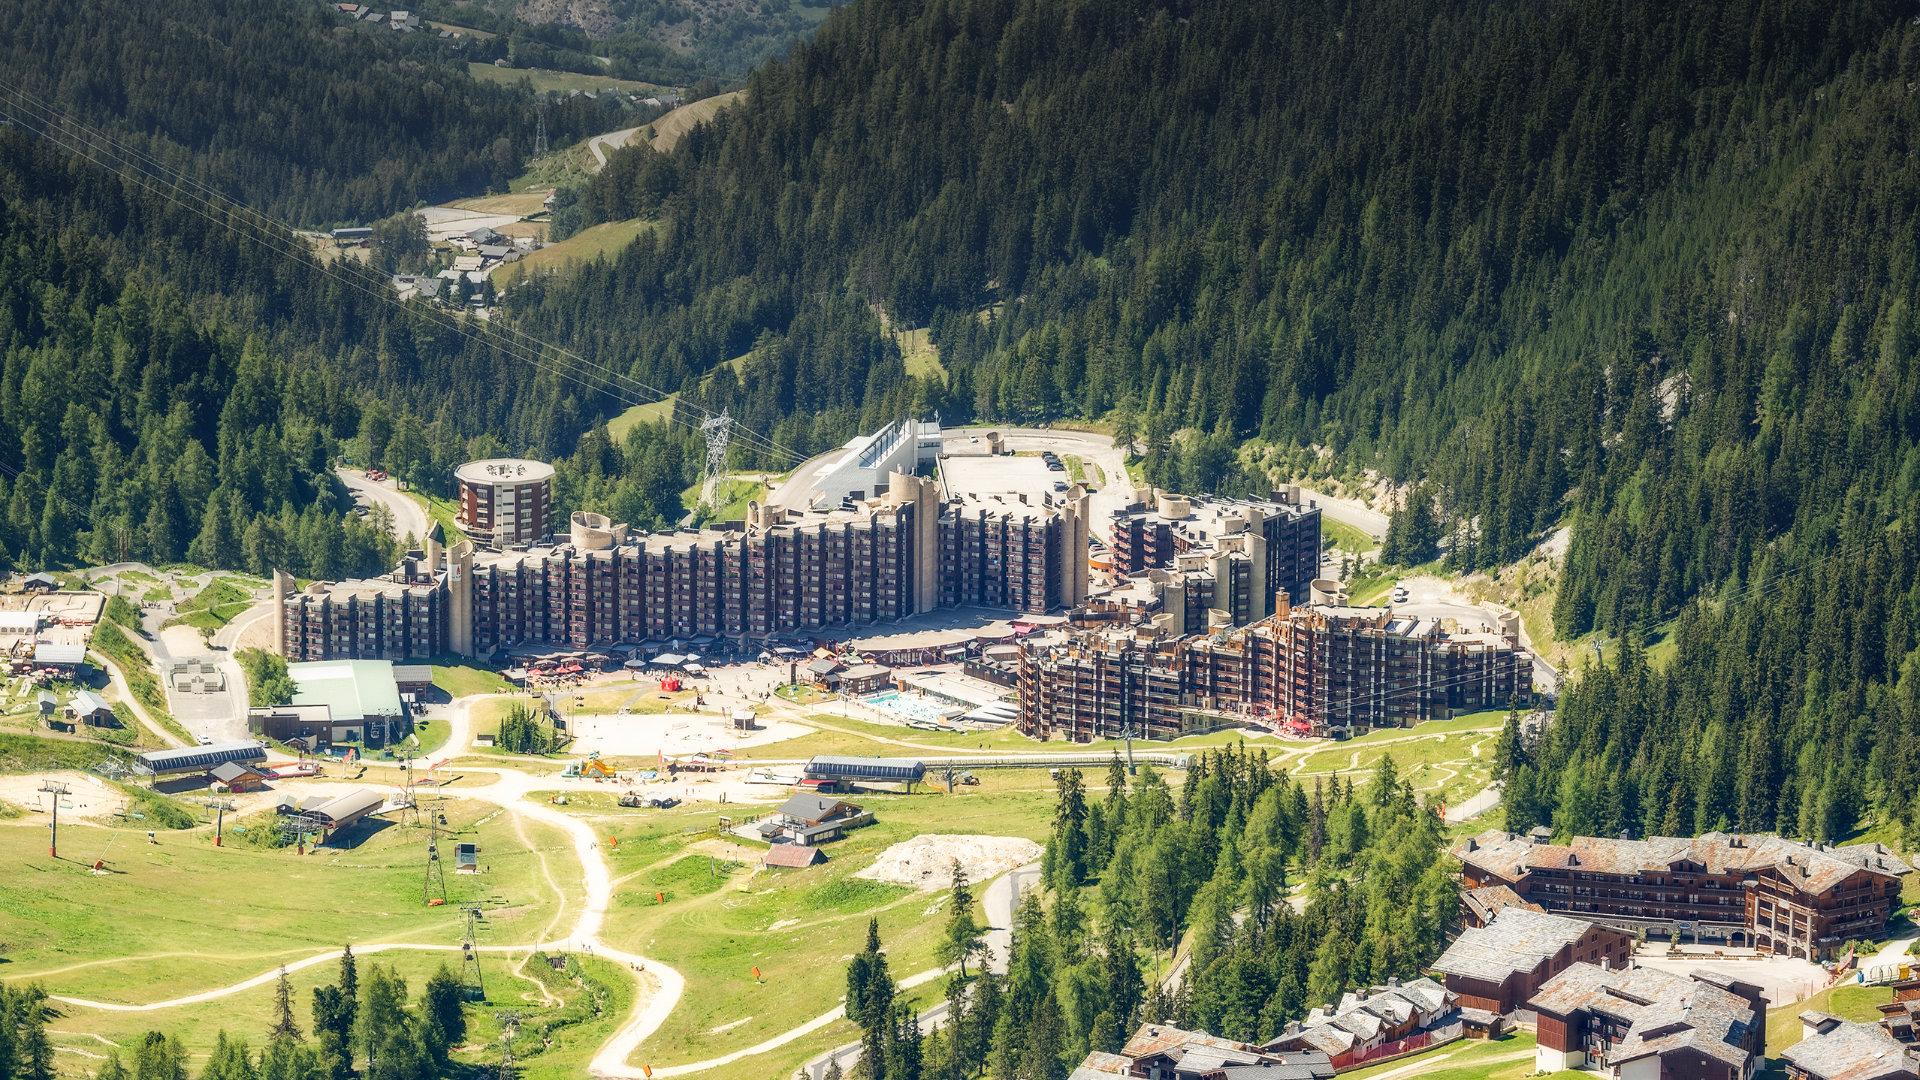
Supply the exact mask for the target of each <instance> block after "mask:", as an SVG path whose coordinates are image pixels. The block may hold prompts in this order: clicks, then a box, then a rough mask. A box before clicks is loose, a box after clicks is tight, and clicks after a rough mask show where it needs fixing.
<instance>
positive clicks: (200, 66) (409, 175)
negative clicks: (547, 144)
mask: <svg viewBox="0 0 1920 1080" xmlns="http://www.w3.org/2000/svg"><path fill="white" fill-rule="evenodd" d="M339 20H340V16H339V15H338V14H337V13H336V12H334V11H333V10H332V5H329V4H319V3H307V2H304V0H303V2H300V3H273V4H253V3H247V2H245V0H208V2H205V3H192V2H189V0H99V2H97V3H87V4H36V3H32V2H30V0H7V2H6V3H4V4H0V23H4V24H5V25H6V27H7V29H8V33H7V36H6V40H4V41H0V78H4V79H5V81H6V82H7V83H8V84H9V85H10V86H11V87H13V88H16V89H18V90H19V91H20V92H22V93H23V94H25V95H26V96H28V97H31V98H34V99H37V100H39V101H41V102H43V103H45V104H47V105H50V106H52V107H54V108H56V109H59V110H61V111H64V112H67V113H70V114H71V115H73V116H74V117H75V118H77V119H79V120H80V121H82V122H84V123H87V124H91V125H94V126H96V127H100V128H104V129H106V130H107V131H109V132H110V133H111V135H112V137H113V138H115V139H116V140H118V141H120V142H122V143H124V144H126V145H128V146H130V147H132V148H133V149H135V150H137V151H139V152H141V153H144V154H147V155H149V156H151V157H152V158H154V159H156V160H158V161H159V162H161V163H162V164H164V165H166V166H169V167H172V168H177V169H179V170H181V171H183V172H185V173H186V174H188V175H189V176H192V177H193V178H194V179H196V180H198V181H200V182H201V183H205V184H207V185H209V186H211V187H213V188H214V189H216V190H218V191H220V192H222V193H224V194H226V195H228V196H230V197H233V198H236V199H239V200H240V201H242V202H244V203H246V204H247V205H248V206H251V207H253V208H255V209H257V210H261V211H264V212H266V213H267V214H269V215H271V216H273V217H276V218H280V219H284V220H288V221H291V222H293V223H295V224H299V225H311V226H321V225H328V224H343V223H345V224H354V223H364V222H370V221H372V220H374V219H375V218H378V217H382V216H385V215H386V214H389V213H392V212H394V211H396V210H402V209H408V208H411V207H413V206H416V205H418V204H419V203H422V202H429V203H432V202H439V201H442V200H445V199H453V198H459V197H461V196H465V195H477V194H481V193H484V192H487V191H504V190H506V184H507V182H508V181H509V180H511V179H513V178H514V177H515V176H516V175H518V174H519V172H520V170H521V166H522V165H523V164H524V163H525V161H526V159H527V157H528V156H529V155H530V154H531V153H532V150H533V142H534V135H535V128H536V125H537V117H536V116H535V111H534V107H533V102H532V100H531V99H529V98H528V97H526V96H525V95H523V94H521V93H519V92H517V91H515V90H514V89H512V88H509V87H504V86H496V85H493V84H489V83H483V82H479V81H477V80H475V79H474V78H473V77H472V76H471V75H469V74H468V72H467V68H466V63H467V57H466V56H465V54H464V53H462V52H461V51H460V50H458V49H454V48H450V47H448V46H447V45H446V44H445V43H443V42H441V41H439V40H437V39H436V38H435V37H434V36H433V35H432V34H421V33H413V34H399V33H391V32H386V31H385V28H384V27H382V28H381V31H382V32H379V33H374V32H371V31H370V30H369V31H365V32H356V28H353V27H349V26H343V25H340V22H339ZM7 111H8V112H13V111H15V106H14V105H12V104H9V105H8V106H7ZM624 115H625V114H624V113H623V112H622V111H621V108H620V106H619V105H618V103H616V102H615V101H613V100H612V99H610V98H609V99H605V100H598V101H589V100H586V99H584V98H579V99H567V100H561V101H556V102H555V103H553V104H552V105H551V106H550V107H549V108H548V112H547V130H548V134H549V136H550V137H551V138H552V139H553V141H554V142H555V143H556V144H558V145H566V144H567V143H569V142H572V141H574V140H577V139H581V138H585V137H586V136H588V135H591V134H595V133H597V132H600V131H609V130H612V129H614V128H617V127H620V126H621V124H620V119H621V117H622V116H624Z"/></svg>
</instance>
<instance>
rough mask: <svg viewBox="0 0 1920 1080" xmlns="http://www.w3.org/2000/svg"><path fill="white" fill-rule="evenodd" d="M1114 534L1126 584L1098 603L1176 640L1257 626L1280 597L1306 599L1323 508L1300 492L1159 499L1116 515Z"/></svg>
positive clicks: (1116, 565)
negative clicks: (1139, 619)
mask: <svg viewBox="0 0 1920 1080" xmlns="http://www.w3.org/2000/svg"><path fill="white" fill-rule="evenodd" d="M1108 534H1109V536H1110V537H1111V538H1112V551H1113V572H1114V574H1115V575H1116V576H1118V577H1120V578H1122V579H1125V580H1124V581H1122V582H1121V583H1120V584H1119V586H1118V587H1117V588H1116V589H1114V590H1113V591H1112V592H1111V593H1109V594H1108V595H1107V596H1106V597H1104V598H1096V606H1100V605H1105V606H1109V607H1112V608H1114V609H1116V610H1129V609H1131V610H1134V611H1137V613H1138V614H1139V615H1141V616H1143V617H1145V618H1147V619H1151V620H1152V621H1154V622H1155V623H1156V624H1157V625H1160V626H1161V627H1163V628H1165V629H1168V630H1171V631H1173V632H1174V633H1179V634H1201V633H1206V632H1208V631H1211V630H1216V629H1222V628H1225V627H1231V626H1245V625H1246V624H1248V623H1252V622H1258V621H1259V620H1261V619H1264V618H1266V617H1268V616H1269V615H1272V614H1274V612H1275V610H1276V597H1277V596H1284V597H1285V599H1286V601H1287V602H1290V603H1296V604H1298V603H1305V602H1306V600H1307V598H1308V594H1309V589H1310V584H1309V583H1310V582H1312V581H1313V579H1314V577H1315V576H1316V575H1317V574H1318V573H1319V570H1320V510H1319V508H1318V507H1313V506H1307V505H1305V504H1303V503H1302V502H1301V501H1300V496H1299V489H1298V488H1294V489H1290V490H1289V491H1276V492H1274V493H1273V497H1272V498H1270V499H1214V498H1188V497H1186V496H1182V495H1171V494H1166V493H1158V494H1156V496H1155V500H1154V505H1153V506H1152V507H1151V508H1146V509H1142V508H1140V507H1134V508H1131V509H1128V510H1123V511H1117V512H1115V514H1114V515H1113V518H1112V520H1111V521H1110V522H1109V526H1108Z"/></svg>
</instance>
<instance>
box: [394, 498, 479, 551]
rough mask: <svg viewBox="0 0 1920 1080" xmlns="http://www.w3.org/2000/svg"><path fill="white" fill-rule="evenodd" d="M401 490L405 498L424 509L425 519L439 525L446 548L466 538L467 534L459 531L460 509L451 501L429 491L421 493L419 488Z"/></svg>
mask: <svg viewBox="0 0 1920 1080" xmlns="http://www.w3.org/2000/svg"><path fill="white" fill-rule="evenodd" d="M402 490H403V493H404V494H405V495H406V496H407V498H409V499H412V500H413V501H414V502H417V503H419V504H420V505H421V506H424V507H426V510H427V518H428V519H429V520H431V521H434V522H436V523H438V524H439V526H440V535H441V537H442V538H443V539H444V541H445V542H446V545H447V546H448V547H452V546H453V545H454V544H457V543H459V542H460V541H462V540H465V539H466V538H467V534H466V533H465V532H463V531H461V529H460V522H459V513H460V508H459V507H457V506H455V505H454V504H453V503H452V502H451V501H449V500H447V499H443V498H441V497H440V496H438V495H435V494H434V493H433V492H431V491H421V490H420V489H419V488H404V489H402ZM414 539H415V540H418V539H420V538H419V537H417V536H416V537H414Z"/></svg>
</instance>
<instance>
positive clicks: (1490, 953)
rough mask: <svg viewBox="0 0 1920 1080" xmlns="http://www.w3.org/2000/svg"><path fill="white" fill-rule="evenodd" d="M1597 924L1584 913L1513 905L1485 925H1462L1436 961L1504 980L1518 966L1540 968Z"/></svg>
mask: <svg viewBox="0 0 1920 1080" xmlns="http://www.w3.org/2000/svg"><path fill="white" fill-rule="evenodd" d="M1591 926H1592V924H1591V923H1588V922H1585V921H1583V920H1580V919H1569V918H1567V917H1566V916H1563V915H1549V914H1547V913H1546V912H1544V911H1529V910H1527V909H1526V908H1522V907H1510V908H1507V909H1505V910H1504V911H1502V912H1500V914H1498V915H1496V916H1494V919H1493V921H1492V922H1490V923H1488V924H1487V925H1485V926H1479V927H1473V928H1470V929H1467V930H1463V931H1461V933H1460V936H1459V937H1457V938H1455V939H1454V941H1453V944H1451V945H1449V946H1447V951H1446V952H1443V953H1441V954H1440V959H1438V960H1436V961H1434V963H1433V970H1435V971H1438V972H1440V973H1442V974H1444V975H1459V976H1461V977H1463V978H1468V979H1484V980H1486V981H1487V982H1493V983H1498V982H1503V981H1505V980H1506V979H1507V978H1508V977H1509V976H1511V975H1514V974H1515V973H1517V972H1528V971H1535V970H1538V969H1539V967H1540V965H1542V964H1544V963H1546V962H1547V961H1548V960H1550V959H1552V958H1553V957H1554V955H1555V954H1557V953H1559V952H1560V950H1562V949H1564V948H1566V947H1568V946H1569V945H1572V944H1573V943H1575V942H1577V941H1579V940H1580V937H1581V935H1582V934H1585V933H1586V932H1587V930H1588V929H1589V928H1590V927H1591Z"/></svg>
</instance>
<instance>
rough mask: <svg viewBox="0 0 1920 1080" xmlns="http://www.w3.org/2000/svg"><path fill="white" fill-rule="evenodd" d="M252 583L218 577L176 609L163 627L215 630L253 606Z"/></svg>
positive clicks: (253, 590)
mask: <svg viewBox="0 0 1920 1080" xmlns="http://www.w3.org/2000/svg"><path fill="white" fill-rule="evenodd" d="M257 588H259V586H258V585H256V584H255V583H254V582H253V581H252V580H250V579H246V578H241V577H235V576H232V575H221V576H220V577H216V578H214V579H213V580H212V581H211V582H209V583H208V584H207V586H206V587H205V588H203V589H201V590H200V591H199V592H198V593H195V594H194V595H193V596H192V597H191V598H189V599H188V600H187V601H186V602H185V603H183V604H181V605H180V606H179V607H178V608H176V609H175V611H176V612H177V614H176V615H175V616H174V617H173V618H171V619H168V620H167V623H166V625H168V626H176V625H180V624H185V625H187V626H191V627H194V628H196V629H200V630H218V629H220V628H221V627H223V626H225V625H227V624H228V623H230V622H232V621H233V620H234V619H235V618H237V617H239V616H240V615H241V614H242V613H244V612H245V611H246V610H247V609H248V608H250V607H252V606H253V601H254V595H255V590H256V589H257Z"/></svg>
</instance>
